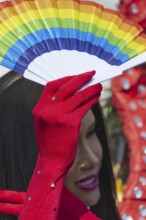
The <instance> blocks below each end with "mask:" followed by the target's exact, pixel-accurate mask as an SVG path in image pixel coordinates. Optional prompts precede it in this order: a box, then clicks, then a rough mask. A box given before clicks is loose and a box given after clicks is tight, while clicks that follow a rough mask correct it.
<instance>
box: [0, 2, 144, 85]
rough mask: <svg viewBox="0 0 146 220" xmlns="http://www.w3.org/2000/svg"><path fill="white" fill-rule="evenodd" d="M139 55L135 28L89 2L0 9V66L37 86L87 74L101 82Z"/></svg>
mask: <svg viewBox="0 0 146 220" xmlns="http://www.w3.org/2000/svg"><path fill="white" fill-rule="evenodd" d="M145 50H146V36H145V35H144V34H143V33H142V28H141V27H140V26H139V25H137V24H135V23H133V22H130V21H128V20H126V19H125V17H124V16H123V15H121V14H120V13H118V12H116V11H113V10H109V9H105V8H104V7H103V6H101V5H99V4H96V3H93V2H89V1H79V0H9V1H3V2H1V3H0V64H1V65H3V66H5V67H7V68H9V69H13V70H15V71H17V72H19V73H21V74H24V77H26V78H28V79H31V80H33V81H35V82H39V83H41V84H43V85H45V84H46V83H47V82H48V81H50V80H55V79H57V78H60V77H63V76H66V75H74V74H78V73H82V72H86V71H90V70H96V75H95V78H94V80H93V81H92V84H93V83H98V82H101V81H103V80H106V79H108V78H111V77H114V76H116V75H119V74H121V72H122V71H123V70H125V69H128V68H131V67H132V66H134V65H138V64H139V63H140V62H144V61H145V60H146V52H145Z"/></svg>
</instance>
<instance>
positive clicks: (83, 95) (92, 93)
mask: <svg viewBox="0 0 146 220" xmlns="http://www.w3.org/2000/svg"><path fill="white" fill-rule="evenodd" d="M101 90H102V85H101V84H96V85H93V86H90V87H88V88H86V89H84V90H82V91H79V92H77V93H76V94H75V95H74V96H72V97H71V98H70V99H69V100H68V111H69V112H72V111H74V110H75V109H78V108H81V107H82V106H84V105H87V103H88V102H90V100H92V99H94V98H95V97H99V96H100V92H101Z"/></svg>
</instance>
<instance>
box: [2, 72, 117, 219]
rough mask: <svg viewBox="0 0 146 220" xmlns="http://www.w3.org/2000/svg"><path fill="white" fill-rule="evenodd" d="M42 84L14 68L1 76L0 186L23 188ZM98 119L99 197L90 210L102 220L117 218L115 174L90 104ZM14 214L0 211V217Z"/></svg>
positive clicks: (32, 160)
mask: <svg viewBox="0 0 146 220" xmlns="http://www.w3.org/2000/svg"><path fill="white" fill-rule="evenodd" d="M43 88H44V87H43V86H42V85H39V84H37V83H34V82H31V81H30V80H27V79H25V78H23V77H20V75H19V74H17V73H15V72H10V73H8V74H7V75H5V76H4V77H3V78H1V79H0V189H1V190H2V189H9V190H16V191H26V190H27V187H28V184H29V181H30V179H31V176H32V173H33V170H34V167H35V164H36V159H37V154H38V152H37V143H36V139H35V134H34V125H33V118H32V109H33V107H34V105H35V104H36V103H37V101H38V99H39V97H40V95H41V93H42V90H43ZM92 110H93V113H94V115H95V117H96V120H97V122H98V123H97V135H98V137H99V139H100V141H101V144H102V146H103V162H102V168H101V172H100V191H101V198H100V201H99V203H98V204H97V205H96V206H94V207H92V211H93V212H94V213H95V214H96V215H98V216H100V217H101V218H102V219H103V220H118V219H120V218H119V216H118V212H117V209H116V205H115V198H114V195H115V191H114V177H113V172H112V166H111V161H110V156H109V150H108V145H107V141H106V134H105V129H104V123H103V119H102V114H101V110H100V107H99V105H98V104H97V105H95V106H94V107H93V109H92ZM16 219H17V217H14V216H10V215H3V214H0V220H16Z"/></svg>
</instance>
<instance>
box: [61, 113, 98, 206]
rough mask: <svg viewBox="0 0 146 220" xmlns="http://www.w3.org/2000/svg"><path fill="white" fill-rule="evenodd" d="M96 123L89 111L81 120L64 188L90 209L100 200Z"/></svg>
mask: <svg viewBox="0 0 146 220" xmlns="http://www.w3.org/2000/svg"><path fill="white" fill-rule="evenodd" d="M96 123H98V122H96V120H95V117H94V115H93V113H92V111H91V110H89V111H88V112H87V113H86V115H85V116H84V118H83V119H82V122H81V126H80V133H79V143H78V148H77V152H76V157H75V160H74V163H73V164H72V166H71V168H70V169H69V171H68V173H67V175H66V178H65V187H66V188H67V189H68V190H69V191H70V192H72V193H73V194H74V195H75V196H77V197H78V198H79V199H80V200H81V201H82V202H83V203H84V204H85V205H86V206H90V207H91V206H93V205H95V204H97V202H98V201H99V198H100V191H99V177H98V176H99V171H100V168H101V163H102V147H101V144H100V142H99V139H98V137H97V135H96V133H95V124H96Z"/></svg>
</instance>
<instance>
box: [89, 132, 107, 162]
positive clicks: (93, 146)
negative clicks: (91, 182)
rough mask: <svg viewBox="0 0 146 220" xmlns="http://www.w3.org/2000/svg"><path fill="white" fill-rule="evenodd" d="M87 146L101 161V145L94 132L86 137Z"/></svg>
mask: <svg viewBox="0 0 146 220" xmlns="http://www.w3.org/2000/svg"><path fill="white" fill-rule="evenodd" d="M87 143H88V147H89V148H90V150H91V151H92V152H93V154H95V156H97V157H98V159H99V160H100V161H101V160H102V156H103V150H102V146H101V144H100V141H99V139H98V138H97V135H96V134H93V135H92V136H91V137H90V138H88V139H87Z"/></svg>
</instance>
